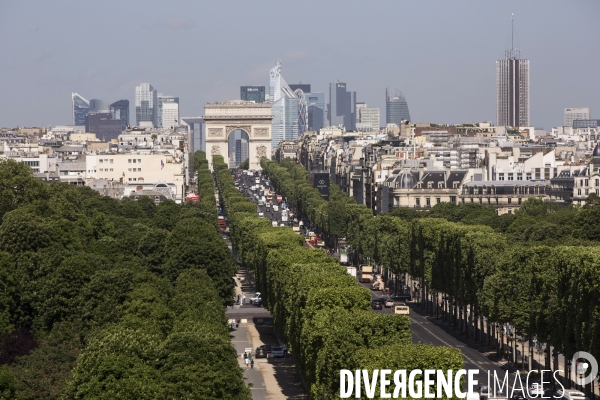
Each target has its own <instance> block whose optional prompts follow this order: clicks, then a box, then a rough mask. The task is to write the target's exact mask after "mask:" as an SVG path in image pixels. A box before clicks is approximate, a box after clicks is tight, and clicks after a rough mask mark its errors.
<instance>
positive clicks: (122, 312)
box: [0, 154, 251, 399]
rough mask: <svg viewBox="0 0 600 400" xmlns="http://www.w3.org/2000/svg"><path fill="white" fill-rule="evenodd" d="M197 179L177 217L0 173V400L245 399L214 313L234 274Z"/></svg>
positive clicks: (166, 209) (145, 201)
mask: <svg viewBox="0 0 600 400" xmlns="http://www.w3.org/2000/svg"><path fill="white" fill-rule="evenodd" d="M197 158H198V159H202V158H204V160H205V159H206V157H202V154H199V155H198V157H197ZM197 166H199V169H200V170H199V176H201V177H202V183H201V185H200V191H201V193H202V194H203V197H205V198H206V201H205V202H203V201H200V202H199V203H186V204H185V205H183V206H182V205H178V204H175V203H174V202H172V201H165V202H163V203H161V204H159V205H156V204H155V203H154V202H153V201H152V200H151V199H150V198H147V197H141V198H140V199H139V200H137V201H133V200H129V199H124V200H122V201H118V200H115V199H111V198H108V197H103V196H101V195H99V194H98V193H97V192H95V191H93V190H91V189H90V188H87V187H76V186H72V185H66V184H61V183H53V184H51V185H46V184H44V183H42V182H41V181H39V180H37V179H36V178H34V177H33V176H32V174H31V170H30V169H29V168H28V167H27V166H25V165H23V164H20V163H16V162H14V161H11V160H9V161H1V162H0V216H1V217H2V224H1V225H0V285H2V287H1V290H0V333H1V334H2V335H1V336H0V363H1V364H2V366H1V367H0V398H7V399H9V398H10V399H58V398H73V399H87V398H94V399H97V398H99V399H102V398H106V399H109V398H110V399H114V398H122V399H132V398H190V399H200V398H202V399H206V398H235V399H249V398H251V396H250V391H249V389H248V387H247V386H246V385H245V383H244V381H243V376H242V372H241V370H240V368H239V367H238V361H237V355H236V353H235V350H234V348H233V346H232V345H231V342H230V339H229V332H228V329H227V320H226V317H225V313H224V310H225V307H224V306H225V304H227V303H228V302H230V301H231V298H232V288H233V282H232V279H231V277H232V276H233V274H234V272H235V261H234V260H233V258H232V256H231V253H230V252H229V250H228V249H227V246H226V245H225V244H224V243H223V240H222V239H221V238H220V235H219V234H218V231H217V212H216V205H215V201H214V194H213V192H214V188H211V189H209V184H210V185H211V187H212V182H213V181H212V177H211V174H210V172H209V171H208V164H207V163H206V162H205V163H198V164H197ZM207 182H208V183H209V184H207ZM210 199H212V204H211V203H210V201H209V200H210Z"/></svg>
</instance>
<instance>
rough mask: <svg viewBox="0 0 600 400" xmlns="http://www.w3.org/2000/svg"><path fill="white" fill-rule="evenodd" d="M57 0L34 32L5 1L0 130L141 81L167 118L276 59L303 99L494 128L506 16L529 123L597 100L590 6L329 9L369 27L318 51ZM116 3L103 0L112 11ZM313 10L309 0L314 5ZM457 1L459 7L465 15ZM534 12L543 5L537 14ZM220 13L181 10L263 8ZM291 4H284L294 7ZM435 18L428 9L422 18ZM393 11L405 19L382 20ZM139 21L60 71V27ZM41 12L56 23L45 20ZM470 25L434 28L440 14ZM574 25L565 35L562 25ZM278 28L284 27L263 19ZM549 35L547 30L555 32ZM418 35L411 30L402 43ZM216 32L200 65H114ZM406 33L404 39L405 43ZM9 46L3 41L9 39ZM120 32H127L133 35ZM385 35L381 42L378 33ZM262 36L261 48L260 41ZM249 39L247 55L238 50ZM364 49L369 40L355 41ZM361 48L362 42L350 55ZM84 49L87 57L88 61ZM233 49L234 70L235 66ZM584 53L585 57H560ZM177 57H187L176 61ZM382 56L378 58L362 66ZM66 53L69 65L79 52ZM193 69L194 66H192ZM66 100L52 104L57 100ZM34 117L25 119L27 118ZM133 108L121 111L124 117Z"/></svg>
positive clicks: (506, 42) (309, 36)
mask: <svg viewBox="0 0 600 400" xmlns="http://www.w3.org/2000/svg"><path fill="white" fill-rule="evenodd" d="M309 3H311V2H308V3H307V4H306V5H305V6H303V7H294V6H288V7H289V10H288V13H290V12H296V13H297V14H298V15H299V16H303V15H305V14H306V15H308V14H307V13H308V10H309V9H310V5H311V4H309ZM66 4H67V3H60V2H59V3H57V4H56V5H54V6H50V5H47V4H45V3H43V2H40V3H39V5H38V7H36V12H35V13H34V14H33V15H31V18H30V21H28V23H29V24H32V25H35V26H40V31H39V32H36V33H34V32H30V29H28V28H27V27H23V26H20V24H19V23H18V22H17V20H18V19H17V18H11V16H12V17H14V16H16V15H19V14H21V13H23V12H24V10H25V9H24V6H23V5H21V4H18V3H15V4H13V3H10V4H5V5H3V6H2V13H0V14H2V15H3V16H4V17H5V18H2V17H0V32H2V33H4V35H0V45H1V46H2V48H3V49H4V50H5V52H6V53H8V54H11V55H14V56H15V59H19V60H20V62H19V63H14V64H13V63H8V64H7V65H4V66H3V73H2V74H1V75H0V84H1V85H2V87H3V88H5V90H6V93H16V95H15V96H12V95H11V96H2V97H0V110H2V111H3V112H2V114H1V115H0V125H6V126H17V125H21V126H23V125H29V126H31V125H37V126H43V125H57V124H67V123H70V121H72V115H71V113H72V109H71V108H70V107H68V102H67V101H66V98H67V97H66V96H68V93H70V92H77V93H86V94H87V95H88V96H93V97H94V98H99V99H128V100H129V101H130V103H131V104H132V105H133V104H134V100H135V99H134V95H133V93H132V91H133V90H134V87H135V86H136V85H138V84H139V83H140V82H151V83H152V84H153V86H154V87H157V88H161V89H163V88H164V89H165V91H167V92H169V93H173V94H176V95H177V96H179V97H180V98H181V99H182V107H181V109H180V115H196V114H199V113H200V112H201V110H202V107H203V105H204V104H205V103H206V102H212V101H227V100H231V99H234V98H237V97H238V96H239V87H240V86H244V85H266V84H267V82H266V79H265V74H266V71H268V70H269V68H270V67H271V66H272V65H273V64H274V62H275V60H277V59H281V60H282V63H283V66H284V69H285V76H286V78H287V79H288V81H290V82H300V81H302V82H310V83H311V86H312V91H314V92H327V89H328V86H327V85H328V83H330V82H334V81H336V80H338V79H339V80H340V81H344V82H348V84H349V85H350V86H351V88H352V90H353V91H356V92H357V99H356V100H357V101H358V102H367V103H368V104H369V106H371V107H377V108H379V109H380V110H382V117H383V110H385V99H384V98H383V92H384V90H385V88H386V87H388V86H392V87H396V88H398V89H400V90H401V91H402V93H403V94H404V95H405V96H406V98H407V99H408V100H409V102H410V110H411V117H412V119H413V121H414V122H426V121H427V122H437V123H451V124H452V123H469V122H479V121H485V120H487V121H492V122H496V104H495V103H496V93H495V89H496V88H495V61H496V60H498V59H499V58H500V57H498V55H499V54H502V52H503V51H504V50H506V49H507V48H510V15H511V13H513V12H514V14H515V39H516V40H515V46H516V47H519V48H521V49H522V50H523V54H522V56H523V58H525V59H528V60H531V82H530V85H531V88H530V92H531V104H530V123H531V125H533V126H536V127H541V128H545V129H550V128H551V127H553V126H560V125H561V124H562V121H563V110H564V108H570V107H590V109H591V110H592V113H593V112H594V110H598V109H600V99H599V98H598V96H597V95H596V93H597V92H598V89H600V78H599V77H598V74H597V73H594V69H595V67H594V66H595V65H596V64H597V61H598V59H597V58H598V56H597V55H596V54H588V53H589V51H587V49H589V48H593V47H594V45H595V44H597V39H593V38H597V37H600V28H599V27H597V26H596V24H595V23H594V17H593V16H594V15H598V11H600V5H599V4H598V3H595V2H594V3H590V2H586V3H583V2H581V3H580V2H576V3H568V4H566V3H561V2H542V1H534V2H528V3H527V4H521V3H520V2H514V1H508V2H503V3H502V4H485V5H483V4H479V3H474V2H458V3H456V4H452V5H450V4H444V3H442V2H438V3H432V4H434V5H435V8H432V7H431V5H425V4H408V3H407V4H396V3H382V4H381V5H380V7H378V8H373V7H367V6H366V5H362V4H356V5H354V6H353V7H348V8H347V9H342V10H341V11H339V12H340V18H356V17H357V16H362V17H364V18H369V19H372V18H378V19H380V21H381V24H379V26H378V29H375V30H368V31H364V30H362V29H357V30H354V31H353V30H339V31H336V30H334V31H333V32H332V33H330V34H329V36H330V37H328V40H327V43H328V44H329V45H328V46H324V45H322V44H320V41H319V40H318V38H317V36H318V35H316V33H312V32H309V31H307V32H303V34H302V35H292V34H291V33H290V34H289V35H288V34H285V31H284V33H283V34H281V35H278V37H272V38H269V40H266V39H264V37H263V35H259V34H258V33H255V32H247V33H246V34H245V35H244V37H241V36H240V35H239V33H236V32H230V31H227V30H226V29H224V28H218V27H217V24H216V21H211V20H208V19H207V20H202V21H200V20H196V19H193V18H187V17H178V16H177V15H176V14H175V13H173V11H172V10H168V9H167V8H165V7H166V6H165V7H162V8H161V7H156V9H138V8H136V7H134V6H133V5H124V6H123V7H122V9H121V11H122V12H120V13H118V14H114V13H110V12H109V11H108V9H110V8H111V7H110V5H111V4H112V3H111V2H110V1H109V2H108V3H107V4H108V7H106V8H107V9H106V10H103V7H100V6H99V5H85V6H84V5H75V6H72V7H67V6H66ZM115 4H116V3H115ZM315 4H316V3H315ZM465 5H469V7H464V6H465ZM542 5H543V6H542ZM228 8H229V7H226V6H225V5H220V4H215V5H211V6H210V7H208V6H203V5H199V4H193V3H189V4H185V9H186V11H187V12H186V15H194V14H197V15H203V14H205V13H206V12H211V13H213V12H214V13H216V14H223V13H226V14H227V15H228V17H229V19H230V21H232V22H233V23H236V22H241V21H242V20H246V19H247V18H259V16H261V15H262V16H263V18H264V13H265V11H266V10H268V8H267V7H265V6H260V5H259V6H250V5H248V4H245V3H240V4H239V7H233V8H234V10H230V9H228ZM296 8H297V9H296ZM334 8H336V5H335V4H328V5H326V6H324V7H323V8H322V10H321V11H322V12H321V13H319V14H318V15H313V14H311V18H312V19H311V21H312V22H313V23H314V24H317V25H320V26H323V24H326V23H327V15H329V14H328V13H329V12H330V11H332V9H334ZM86 11H87V12H91V13H95V14H98V15H97V19H93V20H89V19H88V18H84V16H85V15H87V14H85V12H86ZM432 11H434V12H432ZM398 12H406V13H409V14H411V15H413V17H414V18H411V19H409V20H405V21H403V23H402V24H394V23H392V20H393V19H394V18H396V17H394V15H398ZM136 13H139V17H140V18H139V19H140V20H143V21H145V22H144V23H143V24H142V26H141V28H140V29H141V30H142V31H143V32H144V33H145V36H146V40H144V41H143V42H142V41H140V40H138V39H136V38H133V39H131V40H128V41H126V42H127V44H126V45H125V46H122V47H119V48H117V49H114V48H113V49H110V52H111V53H110V54H111V56H110V57H109V56H108V54H109V53H108V52H107V51H108V50H107V51H105V50H102V49H89V50H88V49H86V48H84V47H85V46H80V47H77V49H78V50H77V51H78V53H77V55H78V56H79V55H81V56H82V57H80V58H81V59H83V58H85V57H86V56H87V57H88V59H86V62H73V61H72V59H73V56H74V54H73V49H72V47H71V46H67V44H68V43H70V39H72V37H70V36H69V35H67V34H66V32H64V30H62V29H60V26H61V24H66V23H69V24H70V26H73V28H74V29H83V30H90V31H91V30H94V29H99V27H100V26H101V24H102V23H104V22H107V21H108V23H109V25H110V26H119V25H123V26H126V25H127V23H128V22H127V21H128V18H129V17H131V16H132V15H134V14H135V15H137V14H136ZM48 16H51V17H52V18H53V19H54V21H55V23H54V24H52V26H50V25H48V24H46V23H45V18H46V17H48ZM425 16H427V18H428V21H429V23H431V24H432V26H435V25H436V24H439V25H440V27H439V29H438V28H436V29H435V30H433V31H432V32H423V31H422V30H419V29H416V28H418V21H419V20H420V19H421V18H422V17H425ZM453 17H454V18H461V19H464V20H465V21H467V20H468V21H469V23H464V24H459V25H460V26H452V27H451V28H450V27H448V26H447V22H444V21H447V20H449V19H452V18H453ZM565 19H569V20H577V21H578V23H577V24H576V26H572V27H570V28H569V29H567V28H566V27H565V28H564V29H563V28H560V26H564V25H563V24H562V21H564V20H565ZM275 25H276V27H277V28H279V29H282V26H283V25H285V24H284V23H283V22H275ZM556 26H559V28H556ZM116 32H118V30H116V29H106V30H105V33H106V36H107V40H117V37H118V38H119V40H121V38H120V35H117V34H116ZM413 32H417V33H416V34H412V33H413ZM213 33H217V36H218V37H219V40H215V41H209V43H208V44H207V46H208V50H207V51H208V52H209V53H211V57H209V58H208V59H204V57H203V56H202V55H198V56H196V55H191V56H189V57H191V59H186V62H185V63H172V61H171V60H170V59H169V58H164V57H159V58H158V59H157V60H153V61H152V63H149V62H148V63H146V62H139V63H131V65H129V63H124V62H123V61H122V60H124V59H129V58H142V57H143V55H144V54H148V53H149V52H150V51H151V49H152V48H155V47H156V46H160V45H161V44H165V45H166V43H169V46H170V48H172V51H173V53H174V54H179V53H181V52H182V51H184V50H185V49H186V48H188V47H189V46H192V45H194V43H197V41H198V38H202V37H204V36H206V35H212V34H213ZM407 35H410V40H404V39H403V38H406V37H407ZM9 37H10V38H11V39H10V40H9V39H8V38H9ZM132 37H133V36H132ZM389 37H391V38H394V37H396V38H397V40H392V41H391V42H390V41H389V40H388V39H387V38H389ZM265 40H266V41H265ZM256 41H259V42H260V41H262V42H261V43H263V44H262V45H261V46H259V48H256V47H254V46H250V45H249V44H250V43H253V42H256ZM366 43H372V45H369V46H365V44H366ZM359 44H363V46H362V47H361V46H359ZM92 50H93V52H95V53H93V52H91V51H92ZM238 53H239V54H241V55H242V56H243V57H244V60H245V62H244V63H239V62H235V58H234V55H235V57H236V58H237V57H239V56H238ZM577 54H584V55H586V58H583V59H582V58H573V60H571V59H570V57H564V55H573V57H575V56H576V55H577ZM189 57H188V58H189ZM377 57H379V58H381V57H384V59H386V62H383V63H373V59H376V58H377ZM78 58H79V57H78ZM192 65H193V67H192ZM60 99H65V101H60ZM32 109H34V110H36V113H35V114H31V113H30V111H28V110H32ZM132 112H133V110H132Z"/></svg>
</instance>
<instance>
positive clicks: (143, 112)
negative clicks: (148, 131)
mask: <svg viewBox="0 0 600 400" xmlns="http://www.w3.org/2000/svg"><path fill="white" fill-rule="evenodd" d="M157 97H158V95H157V93H156V89H154V88H153V87H152V85H151V84H149V83H142V84H140V86H136V87H135V121H136V124H137V125H138V126H142V125H144V126H147V125H152V126H158V121H157V119H158V118H157V117H158V115H157V114H158V112H157Z"/></svg>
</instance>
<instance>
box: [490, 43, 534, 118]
mask: <svg viewBox="0 0 600 400" xmlns="http://www.w3.org/2000/svg"><path fill="white" fill-rule="evenodd" d="M520 57H521V54H520V51H519V50H518V49H515V48H514V45H512V44H511V49H510V50H506V51H505V52H504V60H498V61H496V95H497V97H496V118H497V125H498V126H513V127H518V126H529V60H522V59H521V58H520Z"/></svg>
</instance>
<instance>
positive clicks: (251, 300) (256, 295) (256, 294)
mask: <svg viewBox="0 0 600 400" xmlns="http://www.w3.org/2000/svg"><path fill="white" fill-rule="evenodd" d="M257 300H260V292H256V293H254V296H252V297H251V298H250V304H254V302H255V301H257Z"/></svg>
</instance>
